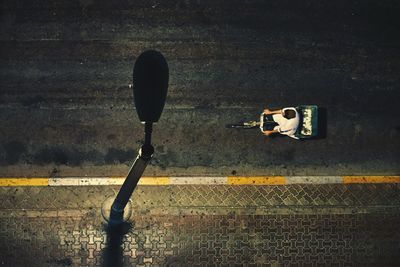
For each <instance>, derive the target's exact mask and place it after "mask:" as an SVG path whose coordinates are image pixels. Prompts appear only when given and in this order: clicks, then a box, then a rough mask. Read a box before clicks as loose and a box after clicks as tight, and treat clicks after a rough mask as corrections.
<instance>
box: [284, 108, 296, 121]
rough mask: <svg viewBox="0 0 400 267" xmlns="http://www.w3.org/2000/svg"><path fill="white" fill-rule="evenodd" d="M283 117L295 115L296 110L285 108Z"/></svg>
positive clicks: (291, 117)
mask: <svg viewBox="0 0 400 267" xmlns="http://www.w3.org/2000/svg"><path fill="white" fill-rule="evenodd" d="M283 117H285V118H286V119H288V120H290V119H293V118H295V117H296V112H295V111H294V110H293V109H286V110H285V112H284V114H283Z"/></svg>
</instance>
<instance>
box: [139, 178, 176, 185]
mask: <svg viewBox="0 0 400 267" xmlns="http://www.w3.org/2000/svg"><path fill="white" fill-rule="evenodd" d="M169 183H170V180H169V177H142V178H140V180H139V183H138V184H139V185H168V184H169Z"/></svg>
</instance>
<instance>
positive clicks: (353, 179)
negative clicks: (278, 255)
mask: <svg viewBox="0 0 400 267" xmlns="http://www.w3.org/2000/svg"><path fill="white" fill-rule="evenodd" d="M124 180H125V177H58V178H43V177H31V178H25V177H4V178H0V186H105V185H122V183H123V182H124ZM381 183H400V176H216V177H211V176H205V177H201V176H186V177H178V176H170V177H168V176H156V177H142V178H141V179H140V181H139V185H153V186H157V185H293V184H381Z"/></svg>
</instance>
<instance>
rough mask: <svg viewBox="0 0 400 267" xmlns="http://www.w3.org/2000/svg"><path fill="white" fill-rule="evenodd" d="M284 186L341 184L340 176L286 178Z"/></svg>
mask: <svg viewBox="0 0 400 267" xmlns="http://www.w3.org/2000/svg"><path fill="white" fill-rule="evenodd" d="M285 180H286V184H341V183H342V182H343V178H342V177H341V176H286V177H285Z"/></svg>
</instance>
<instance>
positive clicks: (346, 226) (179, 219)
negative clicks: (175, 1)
mask: <svg viewBox="0 0 400 267" xmlns="http://www.w3.org/2000/svg"><path fill="white" fill-rule="evenodd" d="M118 189H119V186H116V187H113V186H86V187H0V203H2V204H1V209H0V225H1V226H0V251H1V254H0V264H1V266H132V265H136V266H236V265H238V266H240V265H249V266H288V265H300V266H304V265H305V266H319V265H335V266H360V265H370V266H377V265H378V266H398V265H399V264H400V243H399V240H400V231H398V225H400V194H399V193H400V185H399V184H365V185H360V184H354V185H342V184H332V185H329V184H325V185H279V186H227V185H182V186H176V185H174V186H139V187H138V188H137V189H136V191H135V193H134V195H133V198H132V203H133V207H134V212H133V216H132V218H131V221H130V223H131V224H130V225H126V227H125V229H122V230H121V231H120V232H115V231H111V232H110V231H108V230H107V228H106V227H105V225H104V223H103V219H102V217H101V213H100V207H101V204H102V202H103V201H104V200H105V199H106V198H107V197H108V196H111V195H113V194H114V193H115V191H117V190H118Z"/></svg>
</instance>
